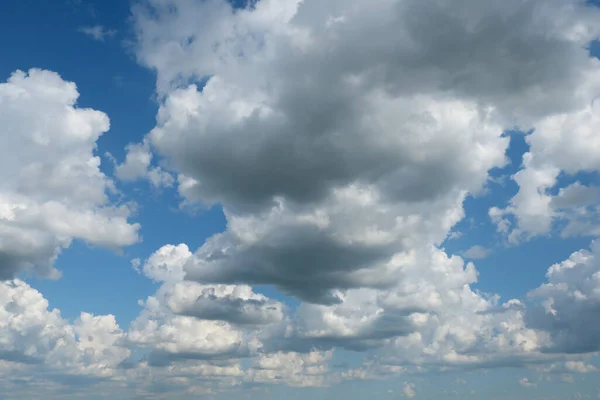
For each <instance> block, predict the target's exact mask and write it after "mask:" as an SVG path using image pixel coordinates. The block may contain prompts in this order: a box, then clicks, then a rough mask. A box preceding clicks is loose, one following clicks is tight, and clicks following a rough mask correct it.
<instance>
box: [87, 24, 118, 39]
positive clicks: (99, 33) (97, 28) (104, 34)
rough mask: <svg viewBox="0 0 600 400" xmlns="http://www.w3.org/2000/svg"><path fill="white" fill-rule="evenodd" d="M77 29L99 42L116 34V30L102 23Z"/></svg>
mask: <svg viewBox="0 0 600 400" xmlns="http://www.w3.org/2000/svg"><path fill="white" fill-rule="evenodd" d="M78 30H79V32H81V33H84V34H86V35H88V36H90V37H91V38H93V39H94V40H97V41H99V42H103V41H104V39H106V38H111V37H113V36H115V35H116V34H117V31H116V30H114V29H108V28H106V27H104V26H102V25H94V26H82V27H80V28H79V29H78Z"/></svg>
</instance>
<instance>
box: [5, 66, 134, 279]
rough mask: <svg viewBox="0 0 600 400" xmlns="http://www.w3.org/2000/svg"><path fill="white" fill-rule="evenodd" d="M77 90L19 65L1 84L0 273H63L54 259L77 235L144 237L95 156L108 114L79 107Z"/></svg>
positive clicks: (104, 240) (118, 241) (114, 244)
mask: <svg viewBox="0 0 600 400" xmlns="http://www.w3.org/2000/svg"><path fill="white" fill-rule="evenodd" d="M78 96H79V93H78V92H77V88H76V86H75V84H74V83H71V82H66V81H64V80H62V79H61V77H60V76H58V75H57V74H55V73H53V72H50V71H43V70H36V69H32V70H30V71H29V72H28V73H25V72H21V71H17V72H15V73H14V74H13V75H12V76H11V77H10V78H9V79H8V81H7V82H6V83H1V84H0V104H2V107H0V125H1V126H2V129H0V138H1V140H2V148H1V149H0V171H1V172H0V180H1V181H2V184H1V185H0V279H3V280H5V279H11V278H12V277H14V276H15V275H16V274H18V273H19V272H21V271H24V270H33V271H35V272H36V273H37V274H39V275H42V276H50V277H55V276H58V274H59V273H58V271H56V270H55V269H54V268H53V262H54V260H55V259H56V257H57V256H58V254H59V253H60V251H61V249H63V248H66V247H68V246H69V244H70V243H71V241H72V240H73V239H80V240H84V241H86V242H88V243H90V244H94V245H100V246H105V247H108V248H119V247H121V246H127V245H131V244H133V243H135V242H137V241H138V240H139V238H138V233H137V231H138V229H139V225H138V224H130V223H129V222H128V217H129V214H130V210H129V209H128V207H127V206H126V205H121V206H119V205H114V204H111V202H110V200H109V194H110V192H111V191H113V189H114V188H113V183H112V181H111V180H110V179H109V178H108V177H106V176H105V175H104V174H103V173H102V172H101V171H100V169H99V166H100V158H98V157H97V156H95V155H94V150H95V148H96V141H97V140H98V138H99V137H100V135H101V134H102V133H104V132H106V131H107V130H108V129H109V120H108V117H107V116H106V115H105V114H104V113H101V112H99V111H95V110H91V109H82V108H78V107H76V106H75V103H76V101H77V98H78Z"/></svg>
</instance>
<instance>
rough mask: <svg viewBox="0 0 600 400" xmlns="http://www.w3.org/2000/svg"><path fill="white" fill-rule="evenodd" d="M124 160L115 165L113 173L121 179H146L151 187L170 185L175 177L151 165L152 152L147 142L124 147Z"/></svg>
mask: <svg viewBox="0 0 600 400" xmlns="http://www.w3.org/2000/svg"><path fill="white" fill-rule="evenodd" d="M126 151H127V153H126V155H125V161H124V162H123V163H121V164H118V165H116V168H115V174H116V176H117V178H119V179H121V180H123V181H135V180H138V179H142V178H144V179H146V180H148V181H149V182H150V184H152V186H153V187H156V188H160V187H168V186H172V185H173V183H174V182H175V179H174V178H173V176H172V175H171V174H169V173H168V172H166V171H164V170H163V169H162V168H161V167H159V166H152V165H151V164H152V158H153V155H152V152H151V151H150V148H149V145H148V143H147V142H143V143H141V144H130V145H128V146H127V147H126Z"/></svg>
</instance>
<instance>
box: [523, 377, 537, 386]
mask: <svg viewBox="0 0 600 400" xmlns="http://www.w3.org/2000/svg"><path fill="white" fill-rule="evenodd" d="M519 384H520V385H521V386H523V387H527V388H530V387H536V386H537V383H535V382H531V381H530V380H529V379H528V378H521V379H519Z"/></svg>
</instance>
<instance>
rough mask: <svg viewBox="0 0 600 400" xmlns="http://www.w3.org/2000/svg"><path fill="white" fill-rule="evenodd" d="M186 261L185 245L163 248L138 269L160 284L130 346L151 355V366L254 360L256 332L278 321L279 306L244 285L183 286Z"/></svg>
mask: <svg viewBox="0 0 600 400" xmlns="http://www.w3.org/2000/svg"><path fill="white" fill-rule="evenodd" d="M190 257H191V253H190V252H189V250H188V249H187V246H185V245H179V246H170V245H169V246H164V247H162V248H161V249H159V250H157V251H156V252H155V253H154V254H152V255H151V256H150V257H149V258H148V259H147V260H146V262H145V263H144V265H143V266H142V267H141V268H140V269H141V270H142V271H143V272H144V274H146V275H147V276H148V277H149V278H151V279H153V280H155V281H161V282H163V283H162V285H161V286H160V287H159V289H158V290H157V292H156V293H155V295H153V296H150V297H148V299H147V300H146V301H145V302H144V303H143V306H144V309H143V310H142V312H141V313H140V315H139V316H138V317H137V318H136V319H135V321H133V322H132V324H131V326H130V329H129V332H128V340H129V341H130V342H132V343H134V344H136V345H137V346H139V347H144V348H147V349H148V350H149V351H150V355H149V359H148V361H149V363H150V365H151V366H164V365H169V364H171V363H173V362H175V361H179V360H183V361H185V360H207V361H211V360H230V359H238V358H241V357H250V356H256V355H257V354H258V351H259V350H260V348H261V347H262V344H261V342H260V340H259V337H258V331H257V330H258V329H259V328H260V326H261V325H268V324H272V323H275V322H279V321H281V320H282V319H283V313H284V307H283V305H282V304H281V303H279V302H277V301H274V300H271V299H269V298H267V297H266V296H263V295H260V294H257V293H255V292H254V291H253V290H252V288H251V287H249V286H247V285H203V284H199V283H196V282H190V281H184V280H183V277H184V275H183V265H184V264H185V263H186V261H187V260H188V259H189V258H190Z"/></svg>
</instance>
